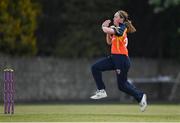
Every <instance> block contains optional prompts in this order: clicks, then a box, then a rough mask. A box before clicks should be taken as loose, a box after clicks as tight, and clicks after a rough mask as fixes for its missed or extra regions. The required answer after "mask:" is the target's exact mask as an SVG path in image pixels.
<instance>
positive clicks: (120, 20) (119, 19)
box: [113, 12, 124, 26]
mask: <svg viewBox="0 0 180 123" xmlns="http://www.w3.org/2000/svg"><path fill="white" fill-rule="evenodd" d="M113 22H114V25H116V26H119V24H120V23H123V22H124V18H123V17H120V15H119V13H118V12H116V13H115V14H114V18H113Z"/></svg>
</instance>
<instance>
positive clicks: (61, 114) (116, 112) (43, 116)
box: [0, 104, 180, 122]
mask: <svg viewBox="0 0 180 123" xmlns="http://www.w3.org/2000/svg"><path fill="white" fill-rule="evenodd" d="M0 111H1V113H0V121H6V122H11V121H14V122H15V121H16V122H20V121H22V122H30V121H34V122H41V121H43V122H68V121H69V122H71V121H74V122H79V121H82V122H105V121H107V122H114V121H115V122H131V121H133V122H139V121H142V122H151V121H153V122H157V121H158V122H170V121H171V122H173V121H174V122H178V121H180V105H179V104H168V105H167V104H152V105H149V106H148V108H147V111H145V112H140V110H139V107H138V105H136V104H28V105H27V104H26V105H25V104H24V105H22V104H18V105H16V107H15V114H14V115H5V114H3V112H2V111H3V105H2V104H1V105H0Z"/></svg>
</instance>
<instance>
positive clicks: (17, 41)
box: [0, 0, 40, 56]
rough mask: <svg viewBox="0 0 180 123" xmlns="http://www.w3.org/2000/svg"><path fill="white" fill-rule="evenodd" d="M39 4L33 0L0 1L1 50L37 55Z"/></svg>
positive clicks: (14, 53)
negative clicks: (36, 34)
mask: <svg viewBox="0 0 180 123" xmlns="http://www.w3.org/2000/svg"><path fill="white" fill-rule="evenodd" d="M39 12H40V8H39V5H38V4H36V3H34V2H32V0H13V1H11V0H1V1H0V52H3V53H7V54H11V55H20V56H21V55H24V56H26V55H27V56H29V55H35V54H36V52H37V47H36V37H35V35H34V34H35V30H36V28H37V21H36V18H37V15H38V13H39Z"/></svg>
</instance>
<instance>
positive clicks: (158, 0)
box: [149, 0, 180, 74]
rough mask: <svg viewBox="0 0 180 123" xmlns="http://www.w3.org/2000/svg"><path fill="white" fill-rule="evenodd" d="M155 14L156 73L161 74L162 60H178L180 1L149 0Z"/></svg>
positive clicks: (179, 52) (179, 56)
mask: <svg viewBox="0 0 180 123" xmlns="http://www.w3.org/2000/svg"><path fill="white" fill-rule="evenodd" d="M149 4H150V5H152V6H153V7H154V13H155V14H156V20H157V21H156V28H157V30H158V32H157V33H156V40H158V44H157V45H158V47H159V50H158V60H159V65H158V72H159V74H161V73H162V67H164V66H163V65H162V60H163V58H174V59H176V60H180V48H179V46H180V42H179V39H180V35H179V31H178V30H179V28H180V24H179V21H180V16H178V15H180V7H179V5H180V0H149Z"/></svg>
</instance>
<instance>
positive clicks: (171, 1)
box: [149, 0, 180, 13]
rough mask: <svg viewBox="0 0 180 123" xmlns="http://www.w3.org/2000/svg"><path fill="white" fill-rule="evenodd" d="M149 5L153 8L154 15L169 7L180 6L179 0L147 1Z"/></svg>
mask: <svg viewBox="0 0 180 123" xmlns="http://www.w3.org/2000/svg"><path fill="white" fill-rule="evenodd" d="M149 4H150V5H153V6H154V12H155V13H159V12H161V11H164V10H165V9H167V8H169V7H171V6H178V5H180V0H149Z"/></svg>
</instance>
